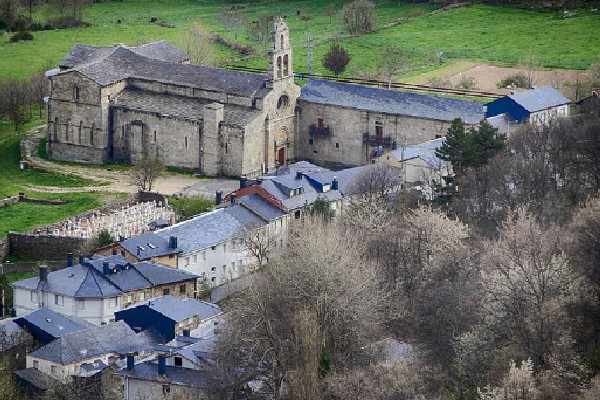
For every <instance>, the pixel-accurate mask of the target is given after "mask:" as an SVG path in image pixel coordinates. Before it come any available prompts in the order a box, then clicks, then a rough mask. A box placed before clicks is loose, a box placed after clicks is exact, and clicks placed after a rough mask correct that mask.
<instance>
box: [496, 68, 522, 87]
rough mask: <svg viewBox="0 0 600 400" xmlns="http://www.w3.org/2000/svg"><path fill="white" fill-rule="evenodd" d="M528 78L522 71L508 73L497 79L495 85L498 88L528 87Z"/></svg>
mask: <svg viewBox="0 0 600 400" xmlns="http://www.w3.org/2000/svg"><path fill="white" fill-rule="evenodd" d="M528 82H529V80H528V79H527V77H526V76H525V74H524V73H522V72H517V73H516V74H513V75H508V76H507V77H505V78H504V79H502V80H500V81H498V82H497V83H496V87H497V88H498V89H506V88H520V89H530V87H529V83H528Z"/></svg>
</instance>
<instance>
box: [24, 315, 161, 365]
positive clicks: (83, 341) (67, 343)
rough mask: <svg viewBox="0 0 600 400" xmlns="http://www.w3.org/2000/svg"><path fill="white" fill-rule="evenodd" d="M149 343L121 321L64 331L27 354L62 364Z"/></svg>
mask: <svg viewBox="0 0 600 400" xmlns="http://www.w3.org/2000/svg"><path fill="white" fill-rule="evenodd" d="M149 347H150V346H149V345H148V343H146V342H145V341H144V340H143V339H142V337H141V336H138V335H136V333H135V332H134V331H133V330H131V328H129V326H128V325H127V324H126V323H125V322H123V321H117V322H113V323H110V324H106V325H100V326H94V327H93V328H88V329H85V330H81V331H77V332H71V333H67V334H65V335H62V336H61V337H60V338H58V339H56V340H53V341H52V342H50V343H48V344H47V345H45V346H42V347H40V348H39V349H37V350H35V351H33V352H31V353H29V354H28V355H29V356H31V357H35V358H40V359H43V360H48V361H51V362H56V363H59V364H62V365H68V364H72V363H74V362H77V361H81V360H85V359H88V358H92V357H98V356H102V355H105V354H110V353H117V354H126V353H131V352H136V351H140V350H144V349H148V348H149Z"/></svg>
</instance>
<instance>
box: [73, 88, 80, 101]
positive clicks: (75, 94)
mask: <svg viewBox="0 0 600 400" xmlns="http://www.w3.org/2000/svg"><path fill="white" fill-rule="evenodd" d="M73 100H79V86H77V85H75V86H73Z"/></svg>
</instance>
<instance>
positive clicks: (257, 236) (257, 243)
mask: <svg viewBox="0 0 600 400" xmlns="http://www.w3.org/2000/svg"><path fill="white" fill-rule="evenodd" d="M240 240H241V241H242V242H243V245H244V246H245V247H246V248H247V249H248V252H249V253H250V255H251V256H252V258H253V259H254V260H255V262H256V264H257V265H258V267H262V266H263V265H265V264H266V263H267V262H268V261H269V253H270V250H271V245H272V241H273V238H271V237H270V235H269V229H268V226H265V227H260V226H247V227H246V231H245V232H243V233H242V234H241V235H240Z"/></svg>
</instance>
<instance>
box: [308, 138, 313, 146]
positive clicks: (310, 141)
mask: <svg viewBox="0 0 600 400" xmlns="http://www.w3.org/2000/svg"><path fill="white" fill-rule="evenodd" d="M313 143H314V141H313V138H308V144H309V145H311V146H312V145H313Z"/></svg>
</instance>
